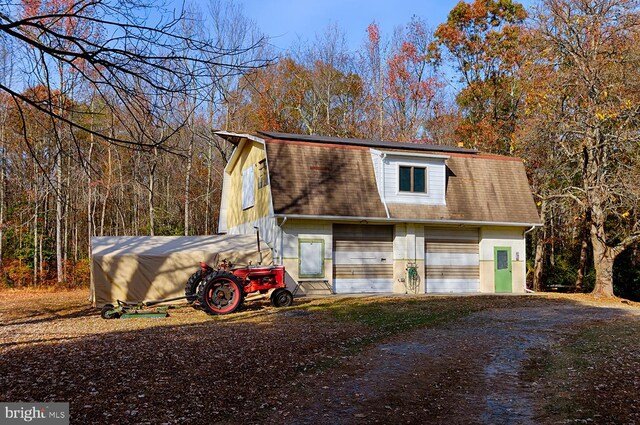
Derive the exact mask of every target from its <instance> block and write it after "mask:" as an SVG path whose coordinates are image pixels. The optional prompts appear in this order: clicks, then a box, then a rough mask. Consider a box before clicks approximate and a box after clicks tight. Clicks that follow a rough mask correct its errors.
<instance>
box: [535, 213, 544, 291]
mask: <svg viewBox="0 0 640 425" xmlns="http://www.w3.org/2000/svg"><path fill="white" fill-rule="evenodd" d="M546 207H547V201H542V206H541V208H540V221H541V222H542V225H543V226H545V218H546V211H547V208H546ZM546 245H547V228H546V226H545V227H543V229H542V237H541V238H540V237H539V238H537V242H536V256H535V260H534V267H535V269H534V273H533V290H534V291H536V292H538V291H541V290H542V274H543V273H544V257H545V255H546Z"/></svg>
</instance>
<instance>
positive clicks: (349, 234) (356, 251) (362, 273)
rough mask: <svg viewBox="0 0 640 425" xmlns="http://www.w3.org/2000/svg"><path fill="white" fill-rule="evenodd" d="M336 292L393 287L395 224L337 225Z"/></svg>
mask: <svg viewBox="0 0 640 425" xmlns="http://www.w3.org/2000/svg"><path fill="white" fill-rule="evenodd" d="M333 279H334V285H335V291H336V293H356V292H392V291H393V226H375V225H353V224H334V225H333Z"/></svg>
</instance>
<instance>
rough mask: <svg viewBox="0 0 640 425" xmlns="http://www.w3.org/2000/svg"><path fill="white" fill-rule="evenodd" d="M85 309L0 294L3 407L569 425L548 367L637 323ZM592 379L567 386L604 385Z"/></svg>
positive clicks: (420, 310) (614, 308) (429, 311)
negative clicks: (132, 313)
mask: <svg viewBox="0 0 640 425" xmlns="http://www.w3.org/2000/svg"><path fill="white" fill-rule="evenodd" d="M86 297H87V293H86V291H73V292H51V293H49V292H21V291H14V292H9V291H5V292H0V359H1V360H0V400H2V401H68V402H70V403H71V417H72V423H105V424H106V423H115V422H118V423H123V424H124V423H148V424H161V423H197V424H209V423H221V424H226V423H229V424H231V423H233V424H237V423H290V424H317V423H323V424H324V423H331V424H351V423H354V424H355V423H443V424H444V423H447V424H457V423H459V424H473V423H478V424H534V423H565V422H566V423H575V420H576V419H575V418H573V417H571V414H572V412H571V411H569V412H568V413H567V411H563V412H562V415H556V416H554V412H553V410H550V409H549V404H550V403H553V399H552V397H553V390H552V389H553V388H554V387H555V385H556V384H555V381H557V380H565V379H566V376H565V375H563V374H562V373H559V372H558V371H560V372H562V371H563V370H564V369H566V368H565V365H562V366H561V367H559V368H556V369H554V370H555V372H554V373H555V374H550V373H549V372H548V371H547V369H546V367H547V364H551V363H552V362H553V361H554V360H553V359H554V357H553V356H552V357H549V356H550V354H549V353H554V352H555V353H557V352H560V351H558V350H561V348H563V347H564V346H563V344H565V342H566V341H574V342H575V337H576V335H579V333H580V332H581V331H582V330H584V329H585V327H589V328H592V327H594V326H596V327H598V326H609V325H610V324H614V323H617V324H618V326H619V323H620V321H621V320H624V321H632V322H633V323H638V317H639V316H638V314H639V313H640V308H638V307H637V306H636V305H632V304H628V303H623V302H620V300H608V301H599V302H594V301H593V300H592V299H591V298H589V297H586V296H549V297H546V296H523V297H514V296H511V297H509V296H504V297H497V296H494V297H460V298H457V297H419V298H405V297H390V298H382V297H373V298H344V297H333V298H327V299H320V300H304V299H297V300H296V303H295V306H294V307H292V308H289V309H274V308H272V307H270V306H269V305H268V304H267V303H266V302H253V303H251V304H247V306H246V307H245V308H244V310H243V311H241V312H240V313H237V314H233V315H229V316H218V317H210V316H207V315H205V314H203V313H202V312H199V311H195V310H193V309H191V308H188V307H187V308H180V309H175V310H171V317H169V318H166V319H120V320H102V319H100V317H99V314H98V312H97V311H96V310H95V309H93V308H91V307H90V306H89V305H88V303H87V301H86ZM603 329H604V328H603ZM624 329H626V332H627V334H628V333H629V331H628V329H629V327H628V326H626V325H625V326H624ZM634 329H635V328H634ZM637 329H638V332H640V327H638V328H637ZM634 332H635V331H634ZM627 334H625V335H627ZM638 336H640V335H638V334H636V333H632V334H629V335H627V337H628V338H627V337H625V338H624V341H626V340H628V339H629V338H631V339H632V340H633V341H637V337H638ZM572 338H574V339H572ZM621 341H622V340H621V339H619V340H614V342H613V343H615V344H621ZM634 344H635V343H634ZM554 350H555V351H554ZM632 351H633V350H631V351H630V355H631V354H633V353H632ZM564 356H565V357H566V358H569V356H568V355H564ZM563 358H564V357H563ZM596 360H597V359H596ZM568 367H571V366H568ZM629 368H630V369H629V370H628V371H626V372H625V373H627V375H624V377H625V379H626V380H627V381H628V380H629V379H631V381H632V382H638V383H640V371H639V370H638V368H637V365H636V364H635V363H633V364H630V365H629ZM634 368H635V371H634ZM534 369H535V370H536V373H528V372H529V371H530V370H534ZM629 374H631V375H629ZM593 375H594V378H593V379H610V377H607V375H603V378H598V376H599V375H598V374H593ZM589 376H591V375H587V374H583V375H580V376H577V377H576V376H574V378H575V379H577V381H576V382H577V383H578V384H580V385H582V386H586V387H589V388H590V387H594V388H595V387H596V386H597V385H601V384H600V383H599V382H595V381H593V380H591V378H589V379H587V378H588V377H589ZM575 379H574V380H575ZM609 384H610V382H609ZM639 385H640V384H639ZM550 388H551V389H550ZM632 389H633V388H631V389H629V388H626V389H625V391H627V390H632ZM605 400H606V399H605ZM638 406H640V404H638ZM595 409H598V408H597V406H596V407H595ZM638 409H640V407H638V408H631V411H630V413H628V414H627V413H625V414H626V415H627V416H624V417H621V416H620V417H618V416H616V417H613V416H611V417H609V416H606V417H603V416H602V415H601V414H600V415H599V413H598V412H590V414H592V413H593V415H592V416H594V417H595V418H596V420H595V422H593V419H592V420H591V422H593V423H631V422H630V421H625V420H624V418H632V417H633V418H635V417H636V416H633V415H637V414H638ZM627 410H628V406H627ZM625 412H626V411H625ZM567 415H568V416H567ZM598 415H599V416H598ZM576 418H579V419H580V420H585V421H587V422H584V423H589V421H588V420H587V419H588V418H587V419H585V415H578V416H576ZM598 418H599V420H598ZM607 418H615V419H607Z"/></svg>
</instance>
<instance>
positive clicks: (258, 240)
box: [253, 226, 262, 266]
mask: <svg viewBox="0 0 640 425" xmlns="http://www.w3.org/2000/svg"><path fill="white" fill-rule="evenodd" d="M253 228H254V229H256V242H257V243H258V265H259V266H261V265H262V251H260V229H259V228H258V227H257V226H253Z"/></svg>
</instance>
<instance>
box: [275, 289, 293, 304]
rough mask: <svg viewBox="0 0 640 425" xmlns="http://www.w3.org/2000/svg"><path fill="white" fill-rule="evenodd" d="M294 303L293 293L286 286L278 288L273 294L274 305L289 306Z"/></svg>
mask: <svg viewBox="0 0 640 425" xmlns="http://www.w3.org/2000/svg"><path fill="white" fill-rule="evenodd" d="M291 304H293V294H291V292H289V291H288V290H286V289H284V288H278V289H276V290H275V291H273V293H272V294H271V305H272V306H274V307H289V306H290V305H291Z"/></svg>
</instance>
